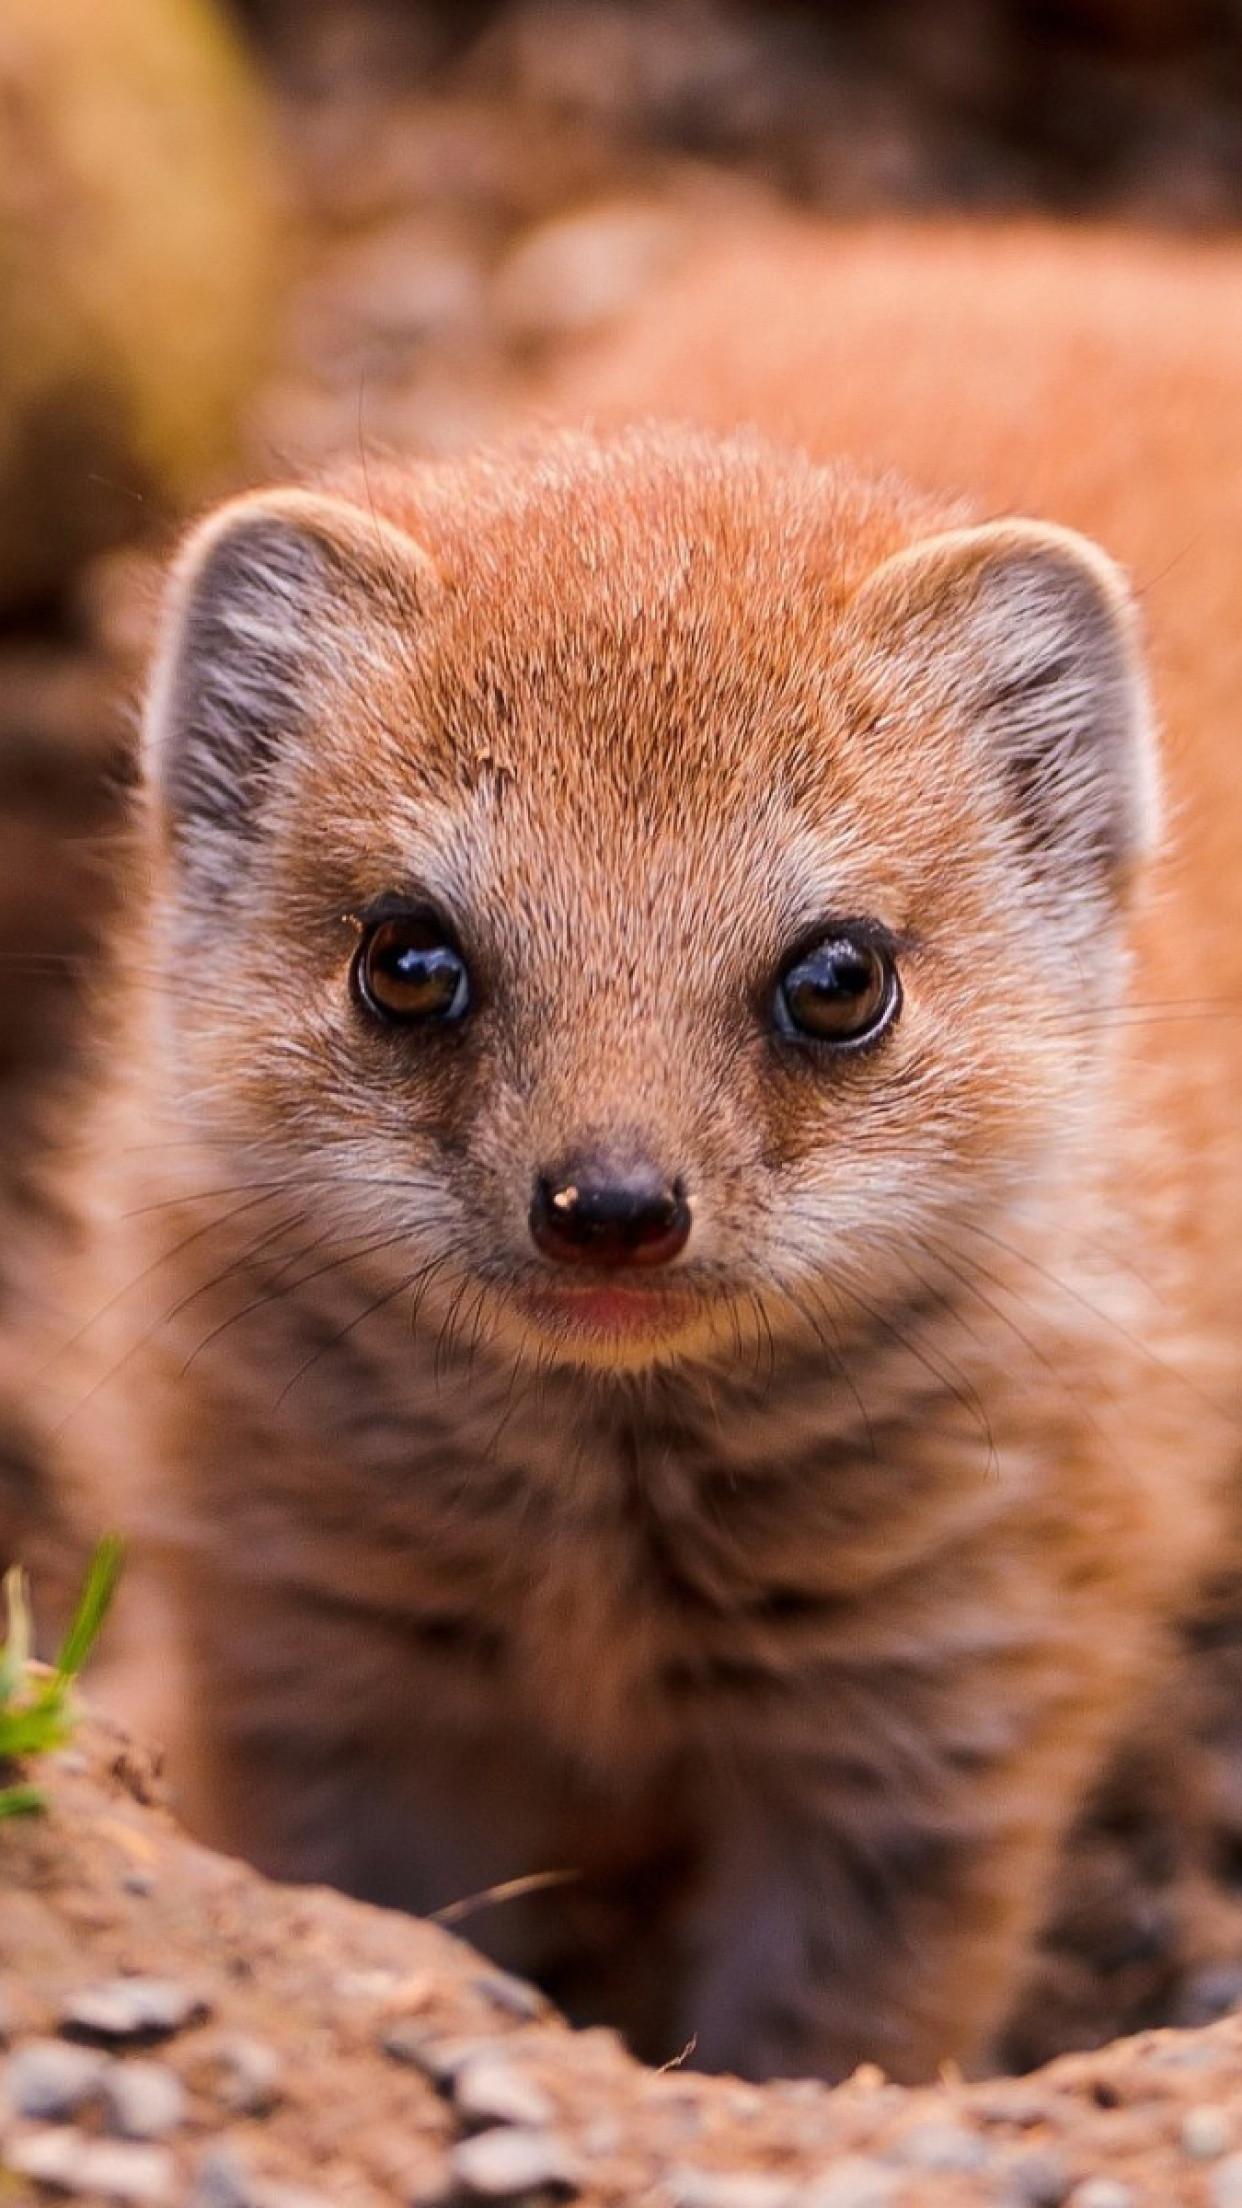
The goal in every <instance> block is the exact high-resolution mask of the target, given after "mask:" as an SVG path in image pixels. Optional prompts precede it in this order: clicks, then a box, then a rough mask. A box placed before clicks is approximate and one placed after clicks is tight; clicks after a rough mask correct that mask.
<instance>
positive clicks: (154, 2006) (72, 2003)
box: [60, 1978, 208, 2040]
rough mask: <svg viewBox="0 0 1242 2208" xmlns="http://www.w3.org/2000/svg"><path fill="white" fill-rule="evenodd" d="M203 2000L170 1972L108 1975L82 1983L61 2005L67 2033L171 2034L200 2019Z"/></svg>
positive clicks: (160, 2036) (104, 2036)
mask: <svg viewBox="0 0 1242 2208" xmlns="http://www.w3.org/2000/svg"><path fill="white" fill-rule="evenodd" d="M207 2013H208V2005H207V2003H206V2002H205V2001H204V2000H203V1999H202V1998H201V1996H200V1995H199V1994H197V1993H195V1992H194V1991H193V1989H192V1988H191V1987H189V1986H182V1985H178V1984H177V1983H176V1981H175V1980H174V1979H171V1978H110V1979H108V1980H107V1981H106V1982H105V1983H104V1984H102V1985H98V1986H87V1987H84V1988H83V1990H82V1992H81V1993H75V1994H71V1995H70V1997H69V1999H68V2000H67V2001H65V2002H64V2003H63V2004H62V2006H61V2011H60V2028H61V2031H62V2032H63V2033H64V2035H65V2037H66V2038H67V2039H79V2038H80V2039H102V2040H127V2039H130V2040H149V2039H170V2038H171V2037H172V2036H173V2034H174V2033H176V2032H180V2031H183V2030H184V2029H185V2026H186V2025H187V2024H198V2023H201V2021H202V2019H203V2018H204V2017H205V2016H206V2015H207Z"/></svg>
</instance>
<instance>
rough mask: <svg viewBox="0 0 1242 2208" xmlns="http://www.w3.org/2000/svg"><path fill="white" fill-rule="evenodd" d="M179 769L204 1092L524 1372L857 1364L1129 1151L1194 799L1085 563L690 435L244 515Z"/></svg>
mask: <svg viewBox="0 0 1242 2208" xmlns="http://www.w3.org/2000/svg"><path fill="white" fill-rule="evenodd" d="M147 762H148V781H149V796H150V821H151V833H152V837H153V848H154V849H155V851H156V853H157V864H156V878H157V884H158V886H157V893H156V908H155V929H154V937H153V941H154V945H155V956H156V959H157V963H158V974H157V981H156V987H157V990H158V993H159V1009H160V1025H161V1029H162V1033H163V1036H164V1039H165V1052H166V1061H167V1069H168V1071H167V1079H168V1081H169V1082H170V1084H171V1085H172V1090H173V1098H172V1108H173V1109H174V1110H175V1112H176V1113H177V1114H178V1115H179V1118H180V1120H181V1122H182V1123H183V1124H185V1125H187V1126H188V1127H190V1128H191V1129H192V1130H193V1131H194V1133H195V1135H196V1136H198V1137H201V1138H202V1139H203V1140H204V1141H205V1142H206V1143H207V1144H208V1145H209V1146H210V1147H211V1148H212V1149H213V1150H215V1151H217V1152H220V1151H222V1152H224V1153H227V1154H228V1155H229V1157H230V1159H231V1161H232V1163H233V1166H234V1168H235V1172H234V1178H241V1179H243V1180H244V1178H245V1176H246V1175H247V1174H253V1175H254V1176H255V1178H256V1179H257V1180H262V1178H263V1177H264V1176H265V1175H266V1176H267V1177H268V1178H269V1179H280V1178H281V1177H284V1178H285V1179H287V1181H288V1182H289V1184H290V1185H296V1187H297V1188H298V1190H299V1191H300V1194H301V1196H302V1198H303V1200H304V1201H305V1202H307V1203H311V1202H313V1204H314V1205H315V1206H317V1207H318V1210H319V1211H320V1212H321V1214H322V1216H323V1218H324V1220H325V1221H326V1222H328V1223H330V1224H331V1226H332V1228H333V1231H334V1232H336V1233H337V1234H338V1235H339V1237H340V1238H341V1248H342V1249H343V1250H350V1249H352V1250H353V1251H354V1253H355V1257H356V1262H357V1264H358V1266H359V1267H361V1268H362V1269H363V1270H364V1271H366V1272H367V1273H368V1277H374V1279H375V1280H376V1281H377V1283H378V1288H377V1293H381V1292H386V1293H391V1294H393V1295H400V1294H402V1293H404V1292H405V1291H406V1290H407V1289H408V1291H409V1294H410V1296H411V1299H413V1298H414V1297H415V1296H417V1297H418V1298H419V1299H420V1301H422V1299H425V1305H424V1307H425V1310H426V1312H427V1313H428V1314H429V1315H430V1314H433V1313H435V1312H437V1311H438V1312H440V1313H441V1314H442V1313H443V1312H444V1311H445V1310H446V1309H447V1308H449V1307H450V1305H451V1306H452V1307H453V1308H454V1309H458V1310H460V1309H461V1308H462V1306H463V1299H465V1304H466V1308H468V1310H469V1312H470V1314H471V1320H470V1323H471V1326H472V1329H473V1331H474V1332H475V1333H482V1334H483V1335H486V1336H488V1337H490V1338H493V1339H495V1340H497V1341H499V1342H500V1343H501V1344H502V1345H503V1346H504V1347H505V1349H506V1351H507V1353H509V1354H516V1355H517V1356H518V1357H519V1358H521V1357H523V1356H530V1357H532V1358H539V1359H543V1360H549V1359H550V1360H559V1361H570V1362H576V1363H579V1364H583V1365H590V1366H596V1367H612V1368H622V1369H624V1368H630V1369H633V1368H635V1367H642V1366H644V1365H649V1364H651V1363H655V1362H668V1361H670V1360H676V1359H695V1358H703V1359H713V1358H715V1359H724V1360H728V1359H730V1358H733V1357H735V1356H736V1355H737V1354H738V1351H739V1347H740V1346H741V1345H743V1344H748V1345H751V1346H752V1347H753V1344H754V1343H755V1341H756V1339H757V1338H759V1337H760V1336H762V1338H763V1339H764V1340H765V1341H768V1342H770V1341H771V1340H773V1339H776V1338H779V1337H780V1336H782V1335H785V1336H793V1335H796V1334H799V1333H806V1332H808V1331H809V1332H811V1333H815V1334H826V1336H827V1337H829V1338H840V1337H841V1336H842V1335H845V1334H848V1333H849V1331H850V1329H851V1328H852V1327H853V1326H854V1325H855V1324H856V1323H857V1322H858V1320H859V1317H860V1314H874V1313H875V1312H876V1311H877V1310H879V1311H883V1309H884V1308H886V1307H887V1305H888V1304H889V1303H891V1302H892V1301H893V1300H894V1299H896V1300H900V1301H908V1299H909V1297H910V1295H911V1293H912V1290H913V1289H914V1288H916V1287H917V1285H918V1283H920V1282H925V1281H926V1280H927V1279H928V1278H929V1277H930V1276H932V1275H934V1274H935V1272H936V1270H937V1267H938V1266H939V1265H941V1264H942V1263H943V1262H952V1257H953V1252H954V1251H955V1250H956V1249H960V1246H961V1245H960V1238H961V1236H962V1235H963V1234H964V1233H968V1232H970V1231H971V1230H972V1228H975V1227H981V1226H986V1224H987V1222H988V1220H989V1217H992V1218H993V1219H994V1218H995V1217H996V1215H998V1214H1000V1213H1003V1212H1004V1211H1005V1209H1006V1207H1008V1206H1010V1205H1012V1204H1014V1203H1016V1202H1019V1201H1021V1200H1023V1197H1024V1194H1025V1192H1027V1191H1029V1189H1030V1188H1031V1186H1032V1185H1038V1183H1039V1182H1040V1179H1041V1177H1046V1176H1047V1175H1048V1174H1049V1173H1051V1172H1053V1171H1056V1172H1060V1173H1063V1172H1064V1170H1065V1163H1066V1160H1067V1158H1068V1159H1070V1160H1073V1159H1074V1158H1075V1157H1076V1156H1079V1155H1084V1154H1085V1153H1086V1150H1087V1149H1088V1148H1089V1125H1090V1112H1091V1096H1092V1090H1093V1082H1094V1077H1095V1072H1096V1069H1097V1067H1098V1066H1099V1064H1100V1063H1101V1062H1102V1059H1103V1057H1104V1055H1105V1054H1106V1047H1107V1045H1106V1037H1107V1030H1108V1021H1107V1018H1106V1016H1105V1015H1106V1014H1107V1011H1108V1009H1109V1007H1110V1006H1111V1005H1112V1004H1113V1003H1114V1001H1115V999H1116V997H1117V995H1118V992H1119V990H1120V989H1121V987H1122V985H1123V973H1124V960H1125V937H1126V916H1127V910H1128V907H1129V904H1130V901H1131V897H1132V894H1133V889H1134V884H1135V882H1136V879H1137V878H1138V876H1139V874H1140V872H1141V862H1142V860H1143V858H1144V855H1145V853H1146V852H1147V850H1148V848H1149V846H1150V843H1151V841H1152V836H1153V824H1154V815H1155V803H1154V794H1153V793H1154V773H1153V766H1152V740H1151V734H1150V728H1149V718H1148V712H1147V706H1146V700H1145V692H1144V685H1143V679H1142V674H1141V671H1140V666H1139V661H1138V657H1137V653H1136V646H1135V639H1134V623H1133V617H1132V612H1131V607H1130V602H1129V599H1128V597H1127V594H1126V591H1125V588H1124V585H1123V583H1122V581H1121V580H1120V578H1119V575H1118V573H1117V571H1116V569H1115V568H1114V567H1113V566H1112V564H1111V562H1110V561H1109V560H1108V559H1107V558H1106V557H1105V556H1104V554H1103V553H1101V552H1100V551H1098V550H1097V549H1096V548H1095V547H1093V546H1092V545H1090V544H1088V543H1087V542H1085V541H1084V540H1083V539H1081V538H1079V537H1077V536H1074V535H1072V534H1071V533H1070V532H1068V531H1066V530H1062V529H1059V528H1055V527H1051V526H1045V525H1042V524H1037V523H1032V522H1024V521H1010V520H1006V521H1000V522H993V523H988V524H984V525H972V524H969V523H967V522H964V521H963V520H962V518H961V516H960V514H958V513H948V514H946V513H945V512H944V510H943V508H936V507H930V506H928V505H926V504H924V503H923V502H921V501H920V500H918V499H916V498H914V497H913V496H912V495H911V494H909V493H907V492H905V491H904V490H902V489H901V488H900V487H898V486H895V485H894V484H893V483H892V482H881V483H868V482H866V481H864V480H862V479H860V478H859V477H857V476H855V475H853V474H851V473H845V472H842V471H833V470H823V469H819V468H816V467H814V466H812V465H811V464H810V463H809V462H805V461H803V460H801V459H798V458H796V457H789V456H781V455H779V454H777V453H774V452H772V451H769V450H767V449H765V448H764V447H763V446H761V445H760V444H759V443H757V442H755V441H751V440H735V441H726V442H720V443H717V442H711V441H708V440H706V439H700V438H697V437H694V436H691V435H690V434H688V433H682V432H678V431H673V430H669V431H655V430H650V431H638V432H633V433H630V434H628V435H625V436H622V437H619V438H616V439H612V440H609V441H607V442H603V443H597V442H595V441H593V440H591V439H589V438H586V437H576V436H574V437H571V436H564V437H552V438H548V439H547V440H543V441H540V442H538V443H536V444H534V445H524V446H521V447H518V448H515V449H513V450H512V451H508V452H502V453H500V454H498V455H493V456H491V457H485V458H482V459H478V460H476V461H472V462H469V463H465V464H461V465H455V466H444V467H436V468H426V469H421V468H420V469H409V470H404V471H400V472H396V471H394V472H385V473H383V474H381V475H379V476H377V477H375V478H374V479H373V480H371V481H370V482H362V481H359V482H349V483H345V484H342V485H339V486H337V487H335V488H333V489H331V490H323V491H319V490H316V491H292V490H291V491H277V492H272V493H269V494H262V495H257V496H251V497H246V498H242V499H240V500H237V501H235V502H234V503H232V504H231V505H228V506H226V507H225V508H224V509H223V510H222V511H220V512H218V513H217V514H215V515H214V516H213V517H212V518H210V519H209V520H208V521H207V522H206V523H205V524H204V525H203V526H202V527H200V528H199V530H198V531H197V533H196V534H195V535H193V536H192V538H191V539H190V542H189V544H188V546H187V548H186V550H185V552H184V554H183V556H182V558H181V561H180V564H179V566H178V568H177V570H176V573H175V577H174V581H173V585H172V590H171V597H170V602H169V607H168V611H167V616H166V623H165V630H164V639H163V647H162V652H161V655H160V659H159V663H158V667H157V672H156V677H155V681H154V685H153V691H152V697H151V701H150V708H149V714H148V725H147ZM350 1238H353V1240H352V1242H351V1240H350Z"/></svg>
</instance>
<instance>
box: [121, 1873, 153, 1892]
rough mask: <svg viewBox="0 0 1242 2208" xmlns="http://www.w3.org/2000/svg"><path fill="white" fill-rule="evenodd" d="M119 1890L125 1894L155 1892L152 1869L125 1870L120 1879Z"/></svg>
mask: <svg viewBox="0 0 1242 2208" xmlns="http://www.w3.org/2000/svg"><path fill="white" fill-rule="evenodd" d="M121 1890H122V1892H123V1893H126V1894H139V1895H142V1894H153V1893H154V1892H155V1873H154V1871H143V1870H132V1871H126V1872H125V1874H124V1876H123V1877H122V1879H121Z"/></svg>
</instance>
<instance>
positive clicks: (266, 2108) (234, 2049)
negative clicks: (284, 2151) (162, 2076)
mask: <svg viewBox="0 0 1242 2208" xmlns="http://www.w3.org/2000/svg"><path fill="white" fill-rule="evenodd" d="M205 2052H206V2067H207V2071H208V2075H209V2077H210V2090H211V2091H212V2092H214V2094H215V2096H216V2098H217V2099H218V2100H220V2101H223V2103H224V2106H225V2107H226V2108H231V2109H232V2110H233V2111H234V2112H235V2114H237V2115H238V2116H270V2114H271V2112H272V2110H273V2109H274V2108H275V2107H276V2106H277V2104H278V2103H279V2102H280V2101H281V2100H282V2099H283V2097H284V2086H283V2083H282V2079H283V2065H282V2063H281V2059H280V2056H279V2055H278V2054H277V2053H276V2050H275V2048H274V2047H269V2046H267V2045H266V2043H265V2042H264V2041H263V2040H261V2039H248V2038H246V2037H245V2036H244V2035H243V2034H241V2033H234V2034H230V2035H229V2036H228V2037H227V2038H221V2039H219V2040H217V2041H216V2043H215V2045H214V2046H213V2047H212V2048H211V2049H210V2050H209V2051H205Z"/></svg>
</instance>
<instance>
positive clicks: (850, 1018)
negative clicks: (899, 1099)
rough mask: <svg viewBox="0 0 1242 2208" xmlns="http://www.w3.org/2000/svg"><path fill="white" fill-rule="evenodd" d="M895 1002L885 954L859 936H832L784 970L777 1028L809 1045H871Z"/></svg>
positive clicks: (897, 995) (896, 990)
mask: <svg viewBox="0 0 1242 2208" xmlns="http://www.w3.org/2000/svg"><path fill="white" fill-rule="evenodd" d="M900 1002H901V989H900V985H899V983H898V980H897V969H896V967H895V965H894V964H893V960H892V957H891V955H890V954H889V952H888V951H887V950H885V949H884V948H883V946H882V945H880V944H878V943H874V942H869V941H868V940H867V939H866V938H865V937H862V936H855V935H834V936H830V937H827V938H825V940H824V941H823V942H822V943H816V944H814V945H813V946H812V948H811V949H810V950H808V951H804V952H803V953H802V954H801V955H800V956H799V957H798V958H796V959H795V960H794V962H793V964H792V965H790V966H787V967H786V969H785V972H784V973H783V974H782V976H781V979H780V982H779V984H778V986H777V991H776V1018H777V1025H778V1027H779V1028H780V1029H781V1030H782V1031H783V1033H785V1034H786V1035H790V1036H795V1037H806V1038H807V1039H808V1040H809V1041H811V1042H818V1043H836V1044H839V1045H843V1044H858V1043H866V1042H873V1041H874V1040H875V1039H876V1037H877V1036H878V1035H880V1034H881V1033H882V1032H883V1030H884V1029H885V1028H886V1027H887V1026H888V1024H889V1022H890V1021H891V1020H892V1019H893V1018H894V1016H895V1014H896V1012H897V1009H898V1006H899V1004H900Z"/></svg>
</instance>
